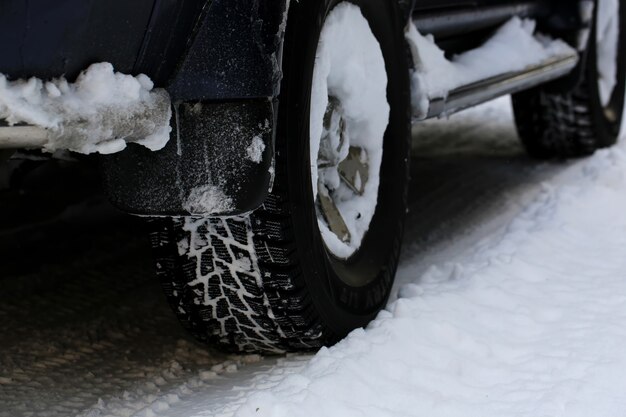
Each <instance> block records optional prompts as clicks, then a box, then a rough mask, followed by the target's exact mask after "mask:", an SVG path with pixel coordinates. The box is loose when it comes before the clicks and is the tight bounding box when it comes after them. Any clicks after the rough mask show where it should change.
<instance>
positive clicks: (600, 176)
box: [0, 99, 626, 417]
mask: <svg viewBox="0 0 626 417" xmlns="http://www.w3.org/2000/svg"><path fill="white" fill-rule="evenodd" d="M414 134H415V136H416V145H415V147H414V157H413V158H412V164H413V168H412V172H413V181H412V184H411V197H410V210H411V211H410V213H409V221H408V226H407V234H406V237H405V247H404V251H403V254H402V260H401V264H400V269H399V271H398V279H397V281H398V283H397V286H396V291H395V294H397V296H394V299H393V300H392V301H390V303H389V305H388V307H387V309H386V310H385V311H383V312H382V313H381V314H380V315H379V317H378V318H377V319H376V321H374V322H373V323H372V324H371V325H370V326H368V328H366V329H364V330H363V329H361V330H357V331H354V332H353V333H352V334H351V335H350V336H348V337H347V338H346V339H345V340H343V341H342V342H340V343H338V344H337V345H336V346H334V347H332V348H330V349H322V350H321V351H320V352H319V353H317V354H316V355H291V356H287V357H280V358H261V357H257V356H254V355H252V356H226V355H223V354H219V353H216V352H213V351H211V350H206V349H205V348H203V347H201V346H198V345H196V344H195V343H194V342H193V341H192V340H191V339H189V338H188V337H187V336H186V335H185V334H184V332H183V331H182V330H181V329H180V328H179V327H178V325H177V323H176V322H175V321H174V319H173V318H172V316H171V315H170V313H169V311H168V310H167V306H165V303H164V301H163V298H161V296H160V294H159V289H158V286H157V285H156V284H155V283H154V282H153V281H152V278H151V274H150V271H149V269H150V265H149V261H148V260H147V259H146V258H145V256H146V255H147V253H148V252H147V250H146V249H147V248H146V243H145V241H143V240H141V239H139V238H135V239H133V238H129V234H130V235H132V234H134V233H138V230H137V229H135V226H133V225H134V224H135V223H133V224H131V225H130V226H129V225H128V224H126V223H122V224H120V225H119V226H116V225H117V224H118V222H119V219H118V218H117V217H115V216H108V217H107V216H104V215H102V216H99V217H98V216H95V215H93V216H91V217H89V218H86V219H85V218H82V217H81V218H80V220H76V219H75V218H69V219H68V218H64V219H63V222H65V223H62V224H61V225H58V224H57V225H51V226H46V227H53V228H55V227H56V229H54V230H57V229H58V230H60V231H61V235H60V237H58V238H57V241H60V242H66V243H65V244H66V245H70V247H72V246H71V245H75V248H77V249H76V250H77V254H76V257H74V258H72V257H67V256H66V257H65V259H61V260H57V259H56V258H55V257H51V256H47V257H46V256H44V255H45V254H46V253H47V251H48V248H47V247H46V246H45V245H42V244H41V243H37V242H34V243H28V242H26V243H23V247H24V248H25V250H27V251H28V252H27V253H28V254H29V256H30V259H33V260H34V261H38V262H39V263H37V262H35V263H34V264H33V263H29V264H28V265H25V266H24V268H23V269H20V268H11V265H13V263H11V262H9V263H8V265H9V266H8V267H7V265H6V264H5V265H4V266H0V271H1V272H0V416H2V417H5V416H6V417H16V416H22V415H23V416H72V415H81V416H131V415H137V416H177V417H182V416H185V417H189V416H212V415H217V416H222V415H223V416H228V415H235V416H288V417H292V416H342V417H343V416H359V417H361V416H376V417H380V416H394V417H396V416H428V417H437V416H446V417H449V416H462V417H468V416H481V417H487V416H498V417H502V416H533V417H538V416H550V417H555V416H581V417H582V416H584V417H589V416H602V417H613V416H624V415H626V380H625V379H624V378H623V377H622V375H623V374H624V373H625V372H626V349H624V348H623V346H624V345H625V344H626V325H625V323H626V256H624V252H625V251H626V215H625V214H624V213H626V144H624V145H621V146H618V147H616V148H614V149H612V150H605V151H601V152H598V153H597V154H596V155H595V156H594V157H592V158H590V159H587V160H578V161H572V162H567V163H536V162H533V161H530V160H529V159H527V158H526V157H525V156H524V155H523V152H522V150H521V149H520V147H519V145H518V144H517V142H516V136H515V131H514V129H513V126H512V121H511V115H510V111H509V108H508V101H507V99H502V100H498V101H496V102H493V103H491V104H487V105H485V106H482V107H478V108H475V109H471V110H468V111H466V112H464V113H461V114H459V115H457V116H455V117H453V118H452V119H451V120H449V121H447V122H439V121H436V122H428V123H426V124H424V125H421V126H418V127H416V129H415V132H414ZM78 217H80V216H78ZM129 221H130V220H125V222H129ZM131 223H132V222H131ZM63 225H66V226H63ZM57 232H58V231H57ZM19 236H25V235H24V234H23V233H22V234H20V235H19ZM3 239H4V238H3ZM57 241H55V242H54V243H53V242H48V245H50V246H58V245H59V243H58V242H57ZM91 241H95V243H91V244H85V242H91ZM67 242H70V243H67ZM119 242H123V244H120V243H119ZM61 245H62V243H61ZM16 265H17V266H19V263H17V264H16ZM7 268H8V269H7Z"/></svg>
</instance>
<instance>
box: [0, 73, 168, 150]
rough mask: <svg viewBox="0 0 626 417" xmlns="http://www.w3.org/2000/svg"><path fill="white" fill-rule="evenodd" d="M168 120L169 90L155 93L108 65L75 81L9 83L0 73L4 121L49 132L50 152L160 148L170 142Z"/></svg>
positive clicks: (141, 79) (144, 80) (142, 79)
mask: <svg viewBox="0 0 626 417" xmlns="http://www.w3.org/2000/svg"><path fill="white" fill-rule="evenodd" d="M170 118H171V106H170V98H169V95H168V94H167V92H166V91H165V90H162V89H154V84H153V83H152V81H151V80H150V78H148V77H147V76H146V75H144V74H139V75H137V76H136V77H134V76H132V75H127V74H122V73H120V72H115V71H114V70H113V66H112V65H111V64H109V63H104V62H103V63H98V64H93V65H91V66H89V68H87V69H86V70H84V71H83V72H81V73H80V75H79V76H78V78H77V79H76V81H75V82H74V83H70V82H68V81H67V80H66V79H65V78H63V77H60V78H55V79H53V80H51V81H43V80H40V79H37V78H30V79H28V80H17V81H9V80H8V79H7V77H6V76H5V75H2V74H0V119H4V120H5V121H6V122H7V123H8V124H9V125H10V126H14V125H17V124H27V125H32V126H37V127H40V128H42V129H45V131H44V132H46V134H45V135H44V136H45V140H44V141H43V143H42V147H43V149H44V150H45V151H48V152H53V151H56V150H60V149H68V150H70V151H74V152H79V153H84V154H89V153H94V152H99V153H103V154H108V153H114V152H118V151H121V150H122V149H124V148H125V147H126V143H127V142H134V143H138V144H140V145H143V146H145V147H147V148H148V149H151V150H159V149H162V148H163V147H164V146H165V144H166V143H167V141H168V140H169V134H170V130H171V128H170Z"/></svg>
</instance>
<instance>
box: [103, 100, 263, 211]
mask: <svg viewBox="0 0 626 417" xmlns="http://www.w3.org/2000/svg"><path fill="white" fill-rule="evenodd" d="M273 125H274V111H273V104H272V102H271V101H270V100H268V99H263V100H258V101H246V102H236V103H232V102H229V103H179V104H176V105H175V109H174V112H173V117H172V137H171V139H170V141H169V142H168V144H167V145H166V146H165V148H163V149H162V150H160V151H157V152H152V151H149V150H148V149H145V148H143V147H141V146H137V145H134V144H129V146H128V148H127V149H126V150H124V151H122V152H119V153H117V154H113V155H106V156H101V157H100V158H101V166H102V171H103V182H104V186H105V189H106V191H107V193H108V195H109V197H110V200H111V202H112V203H113V204H114V205H115V206H117V207H118V208H120V209H121V210H124V211H126V212H129V213H133V214H138V215H148V216H188V215H191V214H194V215H215V216H217V215H220V216H221V215H236V214H243V213H247V212H250V211H252V210H254V209H256V208H257V207H259V206H260V205H261V204H262V203H263V201H264V200H265V198H266V196H267V194H268V192H269V189H270V187H271V182H272V179H273V168H272V163H273V156H274V143H273Z"/></svg>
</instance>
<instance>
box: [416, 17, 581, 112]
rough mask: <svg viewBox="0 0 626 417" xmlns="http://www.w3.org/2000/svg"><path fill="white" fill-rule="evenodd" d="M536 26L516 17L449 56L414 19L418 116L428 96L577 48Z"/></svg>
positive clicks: (444, 95)
mask: <svg viewBox="0 0 626 417" xmlns="http://www.w3.org/2000/svg"><path fill="white" fill-rule="evenodd" d="M535 27H536V22H535V21H533V20H530V19H520V18H519V17H514V18H512V19H511V20H509V21H508V22H507V23H505V24H504V25H502V26H501V27H500V28H499V29H498V30H497V31H496V32H495V33H494V34H493V36H492V37H491V38H489V39H488V40H487V41H485V43H484V44H483V45H481V46H480V47H478V48H476V49H473V50H470V51H467V52H464V53H461V54H459V55H455V56H453V57H452V58H450V59H448V58H447V57H446V56H445V55H444V51H443V50H441V49H440V48H439V47H438V46H437V45H436V44H435V40H434V38H433V36H432V35H422V34H420V33H419V32H418V30H417V28H416V27H415V25H414V24H412V23H411V24H410V25H409V29H408V31H407V34H406V39H407V41H408V43H409V45H410V47H411V52H412V55H413V59H414V63H415V72H414V73H413V76H412V84H413V85H412V91H413V107H414V113H415V117H417V118H424V117H426V115H427V114H428V106H429V100H431V99H434V98H445V97H446V96H447V95H448V92H450V91H452V90H454V89H455V88H457V87H460V86H463V85H467V84H471V83H473V82H476V81H480V80H483V79H486V78H489V77H493V76H496V75H499V74H503V73H507V72H512V71H519V70H523V69H524V68H527V67H529V66H533V65H537V64H539V63H540V62H542V61H544V60H546V59H548V58H551V57H558V56H564V55H570V54H572V53H574V52H575V51H574V49H573V48H571V47H570V46H569V45H567V44H566V43H565V42H563V41H561V40H558V39H556V40H553V39H550V38H548V37H547V36H544V35H541V34H536V33H535Z"/></svg>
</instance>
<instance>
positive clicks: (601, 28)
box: [596, 0, 620, 119]
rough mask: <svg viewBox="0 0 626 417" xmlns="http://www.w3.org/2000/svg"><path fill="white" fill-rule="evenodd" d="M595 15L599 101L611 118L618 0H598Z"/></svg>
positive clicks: (615, 77)
mask: <svg viewBox="0 0 626 417" xmlns="http://www.w3.org/2000/svg"><path fill="white" fill-rule="evenodd" d="M597 7H598V10H597V15H596V16H597V17H596V68H597V71H598V92H599V96H600V102H601V104H602V106H603V107H604V108H605V113H607V117H609V119H611V117H610V116H611V114H610V113H612V112H611V109H610V103H611V98H612V97H613V92H614V91H615V87H616V85H617V66H618V62H617V58H618V48H619V30H620V21H619V19H620V17H619V0H598V3H597Z"/></svg>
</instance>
